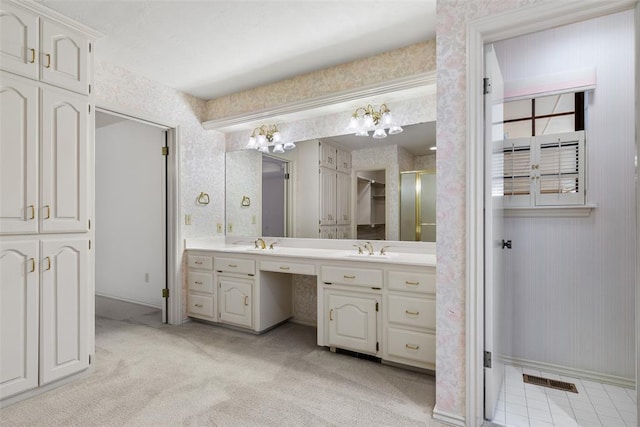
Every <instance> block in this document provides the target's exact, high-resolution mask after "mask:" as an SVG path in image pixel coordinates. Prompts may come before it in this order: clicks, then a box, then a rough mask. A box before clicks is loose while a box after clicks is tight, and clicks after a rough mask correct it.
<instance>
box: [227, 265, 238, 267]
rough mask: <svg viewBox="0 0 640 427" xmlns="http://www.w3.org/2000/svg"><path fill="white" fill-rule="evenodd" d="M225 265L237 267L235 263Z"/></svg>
mask: <svg viewBox="0 0 640 427" xmlns="http://www.w3.org/2000/svg"><path fill="white" fill-rule="evenodd" d="M227 267H230V268H236V267H238V266H237V265H236V264H227Z"/></svg>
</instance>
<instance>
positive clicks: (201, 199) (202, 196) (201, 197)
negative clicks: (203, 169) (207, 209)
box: [197, 191, 211, 205]
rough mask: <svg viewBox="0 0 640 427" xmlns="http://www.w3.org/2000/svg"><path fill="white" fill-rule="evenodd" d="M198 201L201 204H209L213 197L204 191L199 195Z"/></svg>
mask: <svg viewBox="0 0 640 427" xmlns="http://www.w3.org/2000/svg"><path fill="white" fill-rule="evenodd" d="M197 201H198V204H200V205H208V204H209V202H210V201H211V199H210V198H209V195H208V194H207V193H205V192H204V191H203V192H202V193H200V195H199V196H198V199H197Z"/></svg>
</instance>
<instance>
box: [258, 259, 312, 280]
mask: <svg viewBox="0 0 640 427" xmlns="http://www.w3.org/2000/svg"><path fill="white" fill-rule="evenodd" d="M260 270H262V271H277V272H278V273H291V274H308V275H311V276H315V274H316V269H315V266H314V265H313V264H300V263H295V262H277V261H260Z"/></svg>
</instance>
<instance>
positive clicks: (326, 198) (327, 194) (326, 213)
mask: <svg viewBox="0 0 640 427" xmlns="http://www.w3.org/2000/svg"><path fill="white" fill-rule="evenodd" d="M336 179H337V178H336V172H335V171H332V170H330V169H327V168H320V225H335V224H336V222H337V220H336Z"/></svg>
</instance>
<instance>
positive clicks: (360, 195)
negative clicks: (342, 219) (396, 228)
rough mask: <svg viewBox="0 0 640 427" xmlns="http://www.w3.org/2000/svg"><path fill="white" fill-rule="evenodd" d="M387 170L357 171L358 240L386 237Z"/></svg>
mask: <svg viewBox="0 0 640 427" xmlns="http://www.w3.org/2000/svg"><path fill="white" fill-rule="evenodd" d="M385 174H386V171H385V170H384V169H382V170H374V171H357V172H356V177H357V199H356V214H357V218H358V227H357V234H356V236H357V239H358V240H384V239H385V238H386V220H385V214H386V202H385V198H386V187H385Z"/></svg>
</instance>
